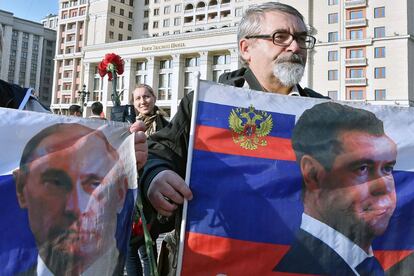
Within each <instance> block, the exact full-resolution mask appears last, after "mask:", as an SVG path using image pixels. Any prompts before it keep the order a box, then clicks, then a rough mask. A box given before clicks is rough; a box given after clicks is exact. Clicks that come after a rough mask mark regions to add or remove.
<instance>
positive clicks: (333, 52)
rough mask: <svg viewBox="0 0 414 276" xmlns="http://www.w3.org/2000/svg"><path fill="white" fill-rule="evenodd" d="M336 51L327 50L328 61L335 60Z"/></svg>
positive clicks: (336, 58)
mask: <svg viewBox="0 0 414 276" xmlns="http://www.w3.org/2000/svg"><path fill="white" fill-rule="evenodd" d="M337 60H338V51H328V61H337Z"/></svg>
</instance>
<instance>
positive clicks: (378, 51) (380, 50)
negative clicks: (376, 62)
mask: <svg viewBox="0 0 414 276" xmlns="http://www.w3.org/2000/svg"><path fill="white" fill-rule="evenodd" d="M374 57H375V58H384V57H385V47H375V48H374Z"/></svg>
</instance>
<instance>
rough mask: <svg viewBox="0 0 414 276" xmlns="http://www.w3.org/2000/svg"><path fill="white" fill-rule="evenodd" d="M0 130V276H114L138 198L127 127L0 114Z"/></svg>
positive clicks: (8, 111) (10, 112)
mask: <svg viewBox="0 0 414 276" xmlns="http://www.w3.org/2000/svg"><path fill="white" fill-rule="evenodd" d="M0 130H1V133H2V134H1V135H0V152H1V159H0V201H1V202H2V208H1V209H0V221H1V222H0V233H1V237H0V275H39V276H40V275H113V274H116V273H118V269H119V268H118V267H117V265H118V258H119V259H121V258H125V255H126V249H127V245H128V243H129V237H130V233H131V227H132V212H133V207H134V202H135V199H136V195H137V171H136V165H135V164H136V162H135V155H134V137H133V135H130V133H129V125H127V124H124V123H118V122H111V121H102V120H89V119H83V118H79V117H73V116H70V117H69V116H58V115H52V114H45V113H38V112H29V111H19V110H12V109H5V108H0ZM121 269H122V270H123V268H121Z"/></svg>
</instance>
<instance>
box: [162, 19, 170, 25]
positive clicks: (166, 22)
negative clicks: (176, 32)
mask: <svg viewBox="0 0 414 276" xmlns="http://www.w3.org/2000/svg"><path fill="white" fill-rule="evenodd" d="M162 26H163V27H169V26H170V19H164V21H163V23H162Z"/></svg>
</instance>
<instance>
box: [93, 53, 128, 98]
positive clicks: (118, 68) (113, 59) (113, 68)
mask: <svg viewBox="0 0 414 276" xmlns="http://www.w3.org/2000/svg"><path fill="white" fill-rule="evenodd" d="M98 72H99V75H100V76H101V77H102V78H103V77H105V75H106V74H108V80H109V81H112V79H113V83H112V102H113V103H114V106H120V105H121V100H120V94H119V93H118V92H117V91H116V87H117V85H116V82H117V75H122V74H123V73H124V61H123V60H122V58H121V57H120V56H118V55H117V54H114V53H110V54H106V55H105V58H104V59H103V60H102V61H101V63H99V65H98Z"/></svg>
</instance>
